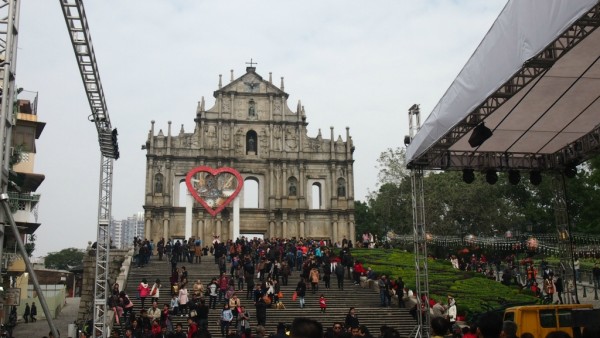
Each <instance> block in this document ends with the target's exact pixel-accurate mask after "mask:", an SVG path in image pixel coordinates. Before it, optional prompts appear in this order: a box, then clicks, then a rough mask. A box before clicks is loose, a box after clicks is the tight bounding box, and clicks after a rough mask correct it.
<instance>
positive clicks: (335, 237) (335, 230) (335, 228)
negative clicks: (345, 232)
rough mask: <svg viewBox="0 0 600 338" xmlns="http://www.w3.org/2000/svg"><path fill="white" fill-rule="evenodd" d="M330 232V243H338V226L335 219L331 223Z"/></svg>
mask: <svg viewBox="0 0 600 338" xmlns="http://www.w3.org/2000/svg"><path fill="white" fill-rule="evenodd" d="M332 225H333V226H332V232H331V241H332V242H333V243H335V242H337V241H338V238H339V224H338V221H337V220H336V219H334V220H333V222H332Z"/></svg>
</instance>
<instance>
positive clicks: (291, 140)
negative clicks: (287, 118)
mask: <svg viewBox="0 0 600 338" xmlns="http://www.w3.org/2000/svg"><path fill="white" fill-rule="evenodd" d="M285 145H286V148H287V149H286V150H289V151H294V150H296V146H297V142H296V131H295V128H294V127H293V126H287V127H286V128H285Z"/></svg>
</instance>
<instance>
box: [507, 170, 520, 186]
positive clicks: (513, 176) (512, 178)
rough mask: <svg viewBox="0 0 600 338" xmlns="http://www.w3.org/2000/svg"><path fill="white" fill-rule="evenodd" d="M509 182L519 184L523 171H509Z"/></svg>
mask: <svg viewBox="0 0 600 338" xmlns="http://www.w3.org/2000/svg"><path fill="white" fill-rule="evenodd" d="M508 182H510V184H512V185H517V184H519V182H521V173H520V172H519V171H518V170H514V169H511V170H509V171H508Z"/></svg>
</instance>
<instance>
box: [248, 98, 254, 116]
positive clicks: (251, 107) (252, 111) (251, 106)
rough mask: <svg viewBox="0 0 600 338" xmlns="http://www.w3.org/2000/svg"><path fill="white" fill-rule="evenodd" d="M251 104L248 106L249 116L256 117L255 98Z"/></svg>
mask: <svg viewBox="0 0 600 338" xmlns="http://www.w3.org/2000/svg"><path fill="white" fill-rule="evenodd" d="M249 106H250V107H249V108H248V116H249V117H256V103H255V102H254V100H250V103H249Z"/></svg>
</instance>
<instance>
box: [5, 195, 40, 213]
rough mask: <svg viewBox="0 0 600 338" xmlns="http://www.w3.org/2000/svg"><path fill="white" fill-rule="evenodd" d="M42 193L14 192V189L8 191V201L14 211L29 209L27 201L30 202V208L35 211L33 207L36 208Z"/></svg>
mask: <svg viewBox="0 0 600 338" xmlns="http://www.w3.org/2000/svg"><path fill="white" fill-rule="evenodd" d="M40 196H41V195H40V194H34V193H24V194H21V193H18V192H14V191H9V192H8V197H9V200H8V203H9V204H10V210H12V212H13V213H15V212H17V211H19V210H27V209H26V205H27V202H29V210H30V211H33V209H34V208H35V206H36V204H37V203H38V202H39V201H40Z"/></svg>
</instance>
